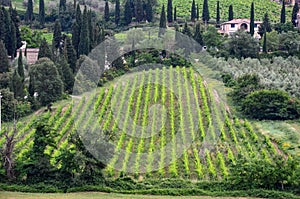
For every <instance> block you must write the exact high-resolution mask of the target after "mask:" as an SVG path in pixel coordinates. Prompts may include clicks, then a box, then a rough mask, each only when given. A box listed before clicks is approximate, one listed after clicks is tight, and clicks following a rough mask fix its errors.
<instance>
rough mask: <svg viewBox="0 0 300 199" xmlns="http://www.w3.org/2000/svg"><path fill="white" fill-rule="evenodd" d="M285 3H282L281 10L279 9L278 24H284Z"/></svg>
mask: <svg viewBox="0 0 300 199" xmlns="http://www.w3.org/2000/svg"><path fill="white" fill-rule="evenodd" d="M285 21H286V19H285V1H282V8H281V14H280V23H285Z"/></svg>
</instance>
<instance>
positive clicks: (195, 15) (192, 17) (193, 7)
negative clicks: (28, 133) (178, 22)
mask: <svg viewBox="0 0 300 199" xmlns="http://www.w3.org/2000/svg"><path fill="white" fill-rule="evenodd" d="M196 18H197V11H196V4H195V0H193V2H192V8H191V21H193V22H194V21H195V19H196Z"/></svg>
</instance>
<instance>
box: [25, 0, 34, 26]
mask: <svg viewBox="0 0 300 199" xmlns="http://www.w3.org/2000/svg"><path fill="white" fill-rule="evenodd" d="M25 19H26V21H27V22H28V21H29V22H32V20H33V2H32V0H28V2H27V10H26V18H25Z"/></svg>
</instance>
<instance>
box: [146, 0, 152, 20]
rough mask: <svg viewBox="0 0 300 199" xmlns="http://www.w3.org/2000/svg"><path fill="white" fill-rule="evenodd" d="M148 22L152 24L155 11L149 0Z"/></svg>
mask: <svg viewBox="0 0 300 199" xmlns="http://www.w3.org/2000/svg"><path fill="white" fill-rule="evenodd" d="M146 20H147V21H148V22H152V20H153V10H152V4H151V1H150V0H148V1H147V4H146Z"/></svg>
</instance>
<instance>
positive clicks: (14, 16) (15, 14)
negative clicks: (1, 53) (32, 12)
mask: <svg viewBox="0 0 300 199" xmlns="http://www.w3.org/2000/svg"><path fill="white" fill-rule="evenodd" d="M9 9H10V16H11V20H12V22H13V23H14V25H15V30H16V38H17V41H16V42H17V43H16V49H18V48H20V47H21V46H22V45H23V44H22V38H21V33H20V30H19V23H20V19H19V16H18V12H17V10H16V9H12V8H11V7H10V8H9Z"/></svg>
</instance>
